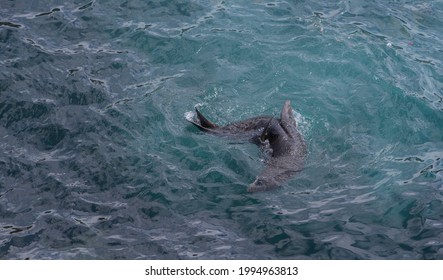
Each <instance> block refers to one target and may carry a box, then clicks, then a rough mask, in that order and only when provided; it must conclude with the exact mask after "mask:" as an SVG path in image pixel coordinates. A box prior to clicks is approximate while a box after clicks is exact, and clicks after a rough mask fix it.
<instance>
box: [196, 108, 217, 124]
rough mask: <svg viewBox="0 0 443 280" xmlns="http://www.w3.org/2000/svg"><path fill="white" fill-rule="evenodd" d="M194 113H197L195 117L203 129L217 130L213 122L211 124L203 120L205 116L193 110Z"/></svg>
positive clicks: (205, 119)
mask: <svg viewBox="0 0 443 280" xmlns="http://www.w3.org/2000/svg"><path fill="white" fill-rule="evenodd" d="M195 111H196V112H197V117H198V120H199V121H200V125H201V126H202V127H204V128H217V127H218V126H217V125H216V124H214V123H213V122H211V121H210V120H208V119H207V118H205V116H203V115H202V113H200V111H199V110H198V109H197V108H195Z"/></svg>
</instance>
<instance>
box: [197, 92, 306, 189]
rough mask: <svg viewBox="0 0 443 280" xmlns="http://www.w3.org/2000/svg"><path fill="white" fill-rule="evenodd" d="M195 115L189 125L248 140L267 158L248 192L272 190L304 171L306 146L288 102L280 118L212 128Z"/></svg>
mask: <svg viewBox="0 0 443 280" xmlns="http://www.w3.org/2000/svg"><path fill="white" fill-rule="evenodd" d="M195 111H196V118H194V119H188V121H189V122H191V123H192V124H194V125H195V126H196V127H198V128H199V129H200V130H202V131H204V132H208V133H212V134H215V135H219V136H228V137H235V138H241V139H245V140H248V141H250V142H252V143H254V144H256V145H258V146H259V147H260V148H261V149H262V150H264V151H265V152H267V154H269V155H270V157H269V158H268V159H267V161H266V166H265V168H264V169H263V171H262V172H261V174H260V175H258V176H257V178H256V179H255V180H254V182H252V183H251V184H250V185H249V187H248V192H258V191H268V190H272V189H275V188H277V187H279V186H280V185H281V184H283V183H284V182H286V181H287V180H289V179H290V178H292V177H293V176H295V174H296V173H298V172H300V171H301V170H302V169H303V166H304V162H305V158H306V153H307V148H306V143H305V141H304V139H303V137H302V135H301V134H300V133H299V132H298V130H297V123H296V121H295V118H294V115H293V113H292V108H291V102H290V101H289V100H287V101H286V102H285V104H284V105H283V109H282V111H281V115H280V118H275V117H273V116H258V117H253V118H249V119H246V120H242V121H238V122H234V123H231V124H228V125H225V126H218V125H216V124H214V123H213V122H211V121H210V120H208V119H207V118H206V117H205V116H203V114H202V113H201V112H200V111H199V110H198V109H197V108H195Z"/></svg>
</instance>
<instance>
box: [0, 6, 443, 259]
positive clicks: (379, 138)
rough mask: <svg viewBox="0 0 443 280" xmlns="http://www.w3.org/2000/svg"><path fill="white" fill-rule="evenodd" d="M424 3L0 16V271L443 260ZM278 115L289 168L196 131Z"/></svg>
mask: <svg viewBox="0 0 443 280" xmlns="http://www.w3.org/2000/svg"><path fill="white" fill-rule="evenodd" d="M442 19H443V2H442V1H439V0H432V1H406V0H404V1H401V0H398V1H381V0H378V1H264V0H263V1H260V0H256V1H220V0H219V1H211V0H206V1H205V0H195V1H181V0H172V1H142V0H134V1H123V0H121V1H104V0H103V1H99V0H96V1H91V2H88V1H71V2H70V3H66V1H56V0H53V1H24V0H17V1H7V0H2V1H1V4H0V139H1V140H0V259H443V64H442V61H443V47H442V46H443V39H442V38H443V21H442ZM287 99H289V100H291V102H292V105H293V108H294V111H295V116H296V119H297V121H298V123H299V129H300V131H301V132H302V134H303V135H304V137H305V139H306V142H307V144H308V149H309V155H308V158H307V162H306V166H305V169H304V170H303V171H302V172H301V173H300V174H298V175H297V176H296V177H294V178H293V179H291V180H290V181H288V182H287V183H285V184H284V185H283V186H282V187H281V188H279V189H277V190H275V191H270V192H263V193H253V194H250V193H247V192H246V188H247V186H248V185H249V184H250V183H251V182H252V181H253V180H254V178H255V177H256V176H257V175H258V174H259V173H260V171H261V170H262V168H263V167H264V163H263V155H262V154H261V153H260V151H259V149H258V148H257V147H256V146H254V145H252V144H242V143H238V142H236V141H230V140H229V139H224V138H218V137H215V136H213V135H206V134H203V133H201V132H199V131H198V130H197V129H196V128H195V127H193V126H192V125H190V124H189V123H188V122H186V119H185V116H186V115H189V114H190V112H192V111H193V108H194V106H197V105H198V106H199V107H200V109H201V110H202V112H204V113H205V115H207V116H208V118H210V119H212V120H213V121H214V122H216V123H219V124H227V123H229V122H233V121H237V120H241V119H245V118H249V117H253V116H256V115H262V114H274V115H278V114H279V112H280V110H281V107H282V105H283V102H284V101H285V100H287Z"/></svg>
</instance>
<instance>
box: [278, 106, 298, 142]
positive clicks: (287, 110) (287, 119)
mask: <svg viewBox="0 0 443 280" xmlns="http://www.w3.org/2000/svg"><path fill="white" fill-rule="evenodd" d="M280 125H281V127H282V128H283V129H284V130H285V132H286V134H288V136H289V137H291V138H293V135H294V130H295V128H296V127H297V122H296V121H295V118H294V114H293V113H292V107H291V101H289V100H286V102H285V104H284V105H283V109H282V111H281V117H280Z"/></svg>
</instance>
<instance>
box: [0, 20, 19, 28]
mask: <svg viewBox="0 0 443 280" xmlns="http://www.w3.org/2000/svg"><path fill="white" fill-rule="evenodd" d="M0 26H7V27H13V28H22V27H23V26H22V25H21V24H18V23H13V22H9V21H0Z"/></svg>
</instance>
